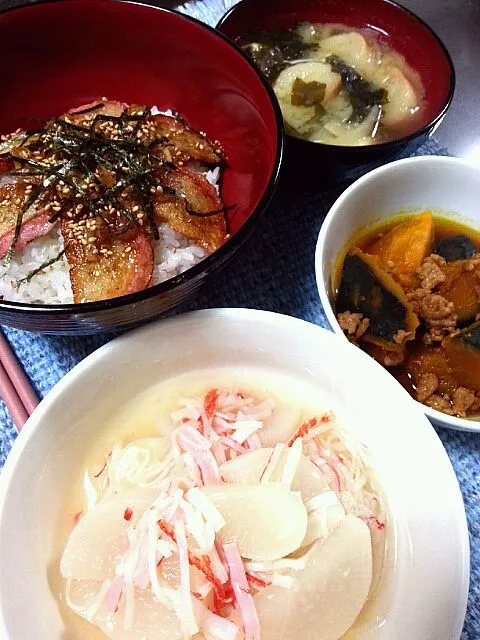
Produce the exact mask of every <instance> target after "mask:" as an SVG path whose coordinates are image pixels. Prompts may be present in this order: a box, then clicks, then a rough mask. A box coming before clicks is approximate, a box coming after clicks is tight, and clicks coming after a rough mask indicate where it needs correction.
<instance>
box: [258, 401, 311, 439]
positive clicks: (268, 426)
mask: <svg viewBox="0 0 480 640" xmlns="http://www.w3.org/2000/svg"><path fill="white" fill-rule="evenodd" d="M301 422H302V410H301V409H300V408H299V407H294V406H287V405H282V404H278V405H277V406H276V407H275V409H274V411H273V413H272V415H271V416H270V417H269V418H267V419H266V420H264V421H263V428H262V429H260V431H258V436H259V438H260V442H261V443H262V445H263V446H264V447H274V446H275V445H276V444H277V442H288V441H289V440H290V438H291V437H292V435H293V434H294V432H295V430H296V429H297V428H298V427H299V426H300V424H301Z"/></svg>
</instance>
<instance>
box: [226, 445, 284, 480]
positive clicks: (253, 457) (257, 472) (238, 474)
mask: <svg viewBox="0 0 480 640" xmlns="http://www.w3.org/2000/svg"><path fill="white" fill-rule="evenodd" d="M272 453H273V449H272V448H266V447H265V448H263V449H255V450H254V451H250V452H249V453H245V454H243V455H242V456H238V457H237V458H232V459H231V460H229V461H228V462H224V464H222V465H221V466H220V475H221V476H222V478H223V481H224V482H229V483H230V484H258V483H259V482H260V479H261V476H262V473H263V472H264V470H265V468H266V466H267V465H268V462H269V460H270V458H271V456H272Z"/></svg>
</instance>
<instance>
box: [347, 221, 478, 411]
mask: <svg viewBox="0 0 480 640" xmlns="http://www.w3.org/2000/svg"><path fill="white" fill-rule="evenodd" d="M345 255H346V258H343V256H345ZM335 282H336V283H339V284H337V287H336V289H337V291H338V295H337V299H336V311H337V319H338V322H339V324H340V326H341V328H342V329H343V331H344V332H345V334H346V335H347V337H348V338H349V339H350V340H352V341H353V342H356V343H358V344H359V346H361V348H362V349H363V350H364V351H365V352H366V353H368V354H369V355H370V356H371V357H372V358H374V359H375V360H376V361H377V362H379V363H380V364H382V365H383V366H385V367H387V368H388V370H389V371H390V372H391V373H392V375H393V376H394V377H395V378H396V379H397V380H398V381H399V382H400V383H401V384H402V385H403V386H404V387H405V388H406V389H407V390H408V392H409V393H410V394H411V395H412V396H413V397H414V398H415V399H416V400H418V401H419V402H421V403H423V404H425V405H427V406H429V407H431V408H432V409H435V410H437V411H441V412H444V413H446V414H448V415H454V416H458V417H460V418H465V417H473V416H475V417H476V416H479V415H480V231H477V230H475V229H469V228H468V227H465V226H464V225H462V224H460V223H459V222H456V221H455V220H452V219H449V218H441V217H437V216H436V215H432V212H430V211H424V212H422V213H419V214H413V215H409V216H408V217H403V218H402V217H398V218H396V219H393V220H386V221H384V222H383V223H381V224H378V223H377V224H375V225H373V226H372V228H370V229H362V232H361V234H360V233H357V234H356V235H355V236H354V237H353V238H352V240H351V241H350V243H349V244H348V245H347V246H346V247H345V250H344V252H343V253H342V261H339V264H338V271H337V273H336V280H335ZM416 314H418V316H417V315H416Z"/></svg>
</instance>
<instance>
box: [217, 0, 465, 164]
mask: <svg viewBox="0 0 480 640" xmlns="http://www.w3.org/2000/svg"><path fill="white" fill-rule="evenodd" d="M249 1H250V0H240V1H239V2H237V3H236V4H234V5H233V7H231V8H230V9H229V10H228V11H226V12H225V13H224V14H223V16H222V17H221V18H220V20H219V21H218V22H217V25H216V29H217V30H218V31H219V32H221V33H223V32H222V28H223V25H224V24H225V22H226V21H227V20H228V19H229V18H230V16H231V15H232V14H233V13H235V11H236V10H237V9H238V8H239V7H240V6H241V5H242V4H244V3H245V4H246V3H247V2H249ZM380 1H381V2H383V3H384V4H389V5H391V6H393V7H395V9H397V10H399V11H402V12H404V13H406V14H408V15H409V16H410V17H411V18H413V19H414V20H416V21H417V22H419V23H420V24H421V25H422V26H423V27H425V29H426V30H427V31H428V32H429V34H430V36H431V37H432V38H433V40H435V41H436V42H437V44H438V45H439V46H440V49H441V50H442V52H443V55H444V57H445V60H446V61H447V64H448V67H449V70H450V73H449V76H450V77H449V88H448V93H447V97H446V98H445V101H444V103H443V106H442V107H441V108H440V110H439V111H438V113H437V115H436V116H434V117H433V118H431V119H430V120H429V121H428V122H426V123H425V124H424V125H422V126H421V127H420V128H419V129H415V131H413V132H412V133H409V134H407V135H405V136H402V137H401V138H395V140H389V141H387V142H379V143H377V144H374V145H368V146H347V145H345V146H343V145H342V146H339V145H334V144H328V143H325V142H312V141H311V140H304V139H303V138H296V137H295V136H291V135H289V134H287V133H286V134H285V136H286V138H287V139H288V140H289V141H290V140H295V144H299V145H303V146H305V147H309V148H312V146H311V145H312V144H313V145H317V146H318V147H319V148H324V149H328V150H329V151H331V152H333V151H335V150H336V151H337V152H338V150H339V149H340V150H341V149H345V150H346V151H348V153H349V154H353V155H354V156H359V159H361V156H362V155H367V154H368V153H369V152H370V153H371V152H372V149H373V150H378V152H379V153H381V152H384V153H388V152H390V151H394V150H395V149H396V148H398V146H399V145H406V144H408V143H409V142H411V141H412V140H415V139H416V138H419V137H421V136H425V135H431V133H433V131H435V129H436V128H437V127H438V126H439V125H440V123H441V121H442V119H443V117H444V116H445V114H446V113H447V111H448V109H449V108H450V105H451V104H452V100H453V96H454V93H455V86H456V81H457V80H456V72H455V65H454V64H453V60H452V56H451V55H450V52H449V51H448V49H447V47H446V45H445V44H444V42H443V40H442V39H441V38H440V36H439V35H438V34H437V33H436V32H435V31H434V30H433V28H432V27H431V26H430V25H429V24H428V23H427V22H425V20H423V18H420V17H419V16H418V15H417V14H416V13H414V12H413V11H411V10H410V9H407V7H404V6H403V5H402V4H400V3H399V2H395V0H380ZM275 97H276V96H275Z"/></svg>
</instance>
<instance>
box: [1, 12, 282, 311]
mask: <svg viewBox="0 0 480 640" xmlns="http://www.w3.org/2000/svg"><path fill="white" fill-rule="evenodd" d="M99 1H100V2H104V3H111V4H128V5H134V6H140V7H147V8H150V9H152V10H155V11H159V12H161V13H163V14H172V15H174V16H176V18H178V19H180V20H184V21H186V22H190V23H193V24H194V25H196V26H197V28H200V29H204V30H206V31H207V32H209V33H210V34H211V35H213V36H214V37H217V38H219V39H220V40H222V41H223V42H224V44H225V45H227V46H229V47H230V48H232V49H234V51H235V52H236V53H237V54H238V55H240V57H241V58H243V60H244V61H245V62H246V63H247V64H248V66H249V67H250V69H251V70H252V71H253V72H254V73H255V75H256V76H257V78H258V79H259V80H260V82H261V84H262V85H263V88H264V89H265V91H266V93H267V96H268V97H269V98H270V103H271V106H272V110H273V115H274V118H275V130H276V151H275V159H274V162H273V167H272V172H271V175H270V178H269V180H268V182H267V185H266V187H265V190H264V192H263V194H262V196H261V198H260V200H259V202H258V203H257V205H256V206H255V208H254V209H253V210H252V212H251V213H250V215H249V216H248V218H247V219H246V220H245V222H244V223H243V224H242V226H241V227H240V228H239V229H238V231H236V232H235V233H234V234H232V235H231V237H230V238H228V239H227V240H226V241H225V243H224V244H223V245H222V246H221V247H219V248H218V249H217V250H216V251H214V252H213V253H211V254H209V255H207V256H206V257H205V258H203V259H202V260H201V261H200V262H199V263H197V264H196V265H194V266H193V267H189V268H188V269H187V270H186V271H184V272H183V273H180V274H178V275H176V276H174V277H173V278H168V279H167V280H164V281H163V282H159V283H157V284H155V285H152V286H150V287H146V288H145V289H142V290H140V291H136V292H134V293H129V294H126V295H123V296H117V297H115V298H108V299H106V300H98V301H95V302H82V303H78V302H77V303H69V304H40V303H30V302H16V301H12V300H0V312H2V313H12V312H13V313H19V312H20V313H22V312H23V313H28V312H34V313H36V314H39V315H40V316H41V317H43V318H45V317H49V316H58V315H67V316H68V315H75V316H76V317H82V316H89V315H90V314H94V313H97V312H105V311H110V310H113V309H117V308H119V307H126V306H128V305H136V304H138V303H140V302H144V301H145V300H148V299H149V298H155V297H157V296H162V295H165V294H167V293H169V292H171V291H173V290H174V289H175V288H176V287H177V285H179V284H182V283H185V282H188V281H189V280H195V278H196V277H197V276H200V275H201V274H202V273H204V272H208V274H211V273H213V272H214V271H217V270H218V269H219V267H220V266H221V264H222V263H223V262H224V261H225V260H228V259H229V258H231V257H232V256H233V255H234V254H235V253H236V251H237V250H239V249H240V248H241V247H242V246H243V245H244V243H245V242H246V241H247V240H248V238H249V237H250V235H251V233H252V232H253V231H254V230H255V228H256V227H257V226H258V223H259V222H260V219H261V218H262V216H263V214H264V213H265V211H266V209H267V207H268V206H269V204H270V202H271V200H272V198H273V195H274V193H275V191H276V189H277V186H278V182H279V178H280V172H281V166H282V160H283V157H284V153H285V125H284V122H283V116H282V112H281V110H280V105H279V103H278V101H277V98H276V96H275V92H274V91H273V89H272V87H271V86H270V84H269V83H268V81H267V80H266V78H265V77H264V75H263V74H262V73H261V71H260V70H259V69H258V68H257V66H256V65H255V64H254V63H253V62H252V60H251V59H250V58H249V57H248V56H247V55H246V53H244V52H243V51H242V49H241V48H240V47H239V46H238V45H237V44H235V42H233V40H231V39H230V38H229V37H228V36H226V35H225V34H223V33H221V32H220V31H218V30H217V29H215V28H214V27H211V26H210V25H208V24H206V23H205V22H202V21H201V20H197V18H193V17H191V16H188V15H185V14H183V13H181V12H180V11H176V10H175V9H170V8H167V7H165V6H163V5H162V3H161V0H99ZM62 2H63V0H36V1H35V2H33V3H30V2H25V1H24V2H22V4H19V5H16V6H14V7H6V8H4V9H0V20H1V18H2V16H3V15H4V14H8V13H12V12H15V11H18V10H27V11H28V10H29V9H30V8H34V7H37V6H42V5H53V4H62ZM174 306H175V305H174ZM160 314H161V313H160Z"/></svg>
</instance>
